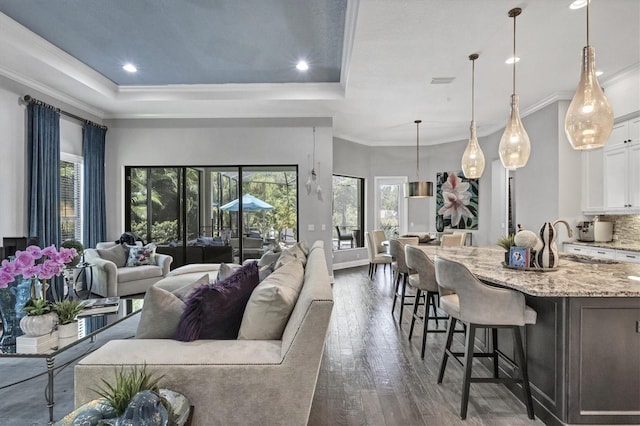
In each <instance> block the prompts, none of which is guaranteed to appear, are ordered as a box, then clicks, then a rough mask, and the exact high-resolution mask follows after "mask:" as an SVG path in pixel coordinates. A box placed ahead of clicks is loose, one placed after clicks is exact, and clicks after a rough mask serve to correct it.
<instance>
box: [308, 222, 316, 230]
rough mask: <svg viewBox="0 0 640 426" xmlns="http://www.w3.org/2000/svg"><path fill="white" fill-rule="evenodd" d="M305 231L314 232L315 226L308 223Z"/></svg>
mask: <svg viewBox="0 0 640 426" xmlns="http://www.w3.org/2000/svg"><path fill="white" fill-rule="evenodd" d="M307 230H309V231H315V230H316V226H315V225H314V224H312V223H310V224H309V226H308V227H307Z"/></svg>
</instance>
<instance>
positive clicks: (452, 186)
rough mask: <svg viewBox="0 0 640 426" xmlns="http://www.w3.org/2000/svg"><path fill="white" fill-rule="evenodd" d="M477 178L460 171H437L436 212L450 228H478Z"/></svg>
mask: <svg viewBox="0 0 640 426" xmlns="http://www.w3.org/2000/svg"><path fill="white" fill-rule="evenodd" d="M478 187H479V180H478V179H467V178H465V177H464V173H463V172H462V171H458V172H453V171H451V172H439V173H438V178H437V183H436V214H437V215H442V217H443V219H444V226H445V227H446V228H452V229H478Z"/></svg>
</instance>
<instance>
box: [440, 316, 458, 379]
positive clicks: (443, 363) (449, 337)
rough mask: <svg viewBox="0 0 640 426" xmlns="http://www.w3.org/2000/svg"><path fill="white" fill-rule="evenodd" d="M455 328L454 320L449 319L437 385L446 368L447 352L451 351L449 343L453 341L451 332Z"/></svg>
mask: <svg viewBox="0 0 640 426" xmlns="http://www.w3.org/2000/svg"><path fill="white" fill-rule="evenodd" d="M455 328H456V319H455V318H454V317H451V319H450V320H449V328H448V329H447V341H446V342H445V344H444V350H443V351H442V359H441V360H440V372H439V373H438V383H442V379H443V378H444V370H446V368H447V361H448V360H449V354H448V353H447V351H448V350H450V349H451V342H452V341H453V331H454V330H455Z"/></svg>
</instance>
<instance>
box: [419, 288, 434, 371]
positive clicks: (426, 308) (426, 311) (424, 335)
mask: <svg viewBox="0 0 640 426" xmlns="http://www.w3.org/2000/svg"><path fill="white" fill-rule="evenodd" d="M425 298H426V300H425V303H424V319H423V320H422V347H421V348H420V358H422V359H424V349H425V347H426V344H427V329H428V328H429V304H430V303H431V304H432V303H433V293H430V292H427V294H426V296H425Z"/></svg>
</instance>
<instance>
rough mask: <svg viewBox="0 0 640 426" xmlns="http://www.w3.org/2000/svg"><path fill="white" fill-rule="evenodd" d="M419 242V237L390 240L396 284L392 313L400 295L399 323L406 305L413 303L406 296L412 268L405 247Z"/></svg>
mask: <svg viewBox="0 0 640 426" xmlns="http://www.w3.org/2000/svg"><path fill="white" fill-rule="evenodd" d="M418 242H419V238H418V237H400V238H392V239H391V240H389V253H391V258H392V259H393V263H392V264H391V265H392V267H393V271H394V275H393V282H394V284H395V292H394V294H393V306H392V307H391V315H393V313H394V312H395V310H396V301H397V300H398V297H400V314H399V315H398V324H402V313H403V311H404V307H405V305H410V304H411V303H405V302H404V299H405V297H412V296H406V292H407V277H408V276H409V274H411V273H412V272H411V270H410V269H409V267H408V266H407V262H406V260H405V256H404V247H405V246H406V245H413V246H417V245H418ZM400 281H402V290H401V289H400Z"/></svg>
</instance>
